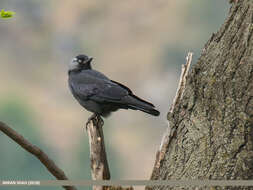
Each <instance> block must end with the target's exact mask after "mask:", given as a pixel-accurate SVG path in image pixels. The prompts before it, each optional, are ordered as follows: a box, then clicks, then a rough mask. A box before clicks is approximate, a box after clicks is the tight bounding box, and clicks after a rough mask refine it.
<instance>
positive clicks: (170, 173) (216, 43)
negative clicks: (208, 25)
mask: <svg viewBox="0 0 253 190" xmlns="http://www.w3.org/2000/svg"><path fill="white" fill-rule="evenodd" d="M252 33H253V1H252V0H237V1H235V2H234V3H233V4H232V6H231V9H230V12H229V15H228V18H227V19H226V21H225V23H224V24H223V25H222V27H221V28H220V30H219V31H218V32H217V33H215V34H213V35H212V36H211V38H210V40H209V41H208V42H207V43H206V45H205V47H204V49H203V52H202V55H201V57H200V58H199V60H198V61H197V63H196V64H195V65H194V66H193V68H192V70H191V71H190V72H189V75H188V77H187V80H186V87H185V91H184V94H183V97H182V99H181V100H180V102H179V103H177V105H175V108H174V110H173V112H172V113H169V114H168V120H169V127H170V128H171V130H167V133H168V134H166V135H167V137H170V138H169V140H168V141H164V142H162V143H163V144H162V145H163V146H162V147H165V152H164V156H162V159H160V160H159V159H158V160H157V162H158V164H157V163H156V165H155V167H154V169H153V173H152V176H151V179H153V180H157V179H163V180H164V179H226V180H228V179H253V54H252V51H253V38H252ZM160 152H161V151H160ZM160 152H159V153H158V156H157V158H159V156H160V154H161V153H160ZM168 188H169V187H166V186H156V187H155V186H154V187H147V188H146V189H168ZM227 188H229V187H227ZM231 188H232V187H230V189H231ZM238 188H239V187H237V189H238ZM240 188H241V189H243V188H244V189H249V188H250V187H240Z"/></svg>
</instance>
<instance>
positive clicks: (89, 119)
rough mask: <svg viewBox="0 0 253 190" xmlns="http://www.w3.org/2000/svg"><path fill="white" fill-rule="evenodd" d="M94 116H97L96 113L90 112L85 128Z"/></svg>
mask: <svg viewBox="0 0 253 190" xmlns="http://www.w3.org/2000/svg"><path fill="white" fill-rule="evenodd" d="M96 117H97V114H96V113H94V114H92V115H91V116H90V117H89V118H88V121H87V122H86V128H87V126H88V124H89V123H90V121H91V120H93V119H95V118H96Z"/></svg>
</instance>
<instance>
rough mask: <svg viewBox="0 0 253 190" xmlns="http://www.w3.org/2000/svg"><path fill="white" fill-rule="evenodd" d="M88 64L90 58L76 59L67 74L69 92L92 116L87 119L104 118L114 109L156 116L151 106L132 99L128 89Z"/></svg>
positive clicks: (83, 56) (80, 57)
mask: <svg viewBox="0 0 253 190" xmlns="http://www.w3.org/2000/svg"><path fill="white" fill-rule="evenodd" d="M91 61H92V58H90V57H88V56H86V55H78V56H76V57H75V58H74V59H73V60H72V61H71V63H70V65H69V71H68V75H69V79H68V83H69V87H70V90H71V92H72V94H73V96H74V97H75V98H76V100H77V101H78V102H79V103H80V104H81V106H83V107H84V108H85V109H87V110H88V111H90V112H93V113H94V114H93V115H92V117H91V118H93V117H95V116H97V115H100V116H103V117H106V116H108V115H109V114H110V113H111V112H113V111H117V110H118V109H133V110H140V111H143V112H146V113H148V114H151V115H154V116H158V115H159V114H160V112H159V111H157V110H156V109H154V108H155V106H154V105H153V104H151V103H149V102H147V101H145V100H142V99H141V98H139V97H137V96H135V95H134V94H133V92H132V91H131V90H130V89H129V88H128V87H126V86H124V85H123V84H120V83H118V82H116V81H113V80H110V79H109V78H108V77H106V76H105V75H104V74H102V73H100V72H98V71H95V70H93V69H92V68H91ZM91 118H90V119H91ZM90 119H89V120H90Z"/></svg>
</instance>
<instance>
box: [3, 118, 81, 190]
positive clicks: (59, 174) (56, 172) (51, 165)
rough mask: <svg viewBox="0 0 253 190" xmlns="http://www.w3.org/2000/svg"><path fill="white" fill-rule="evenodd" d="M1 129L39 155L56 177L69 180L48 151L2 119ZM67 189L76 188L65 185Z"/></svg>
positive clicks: (22, 145) (26, 148)
mask: <svg viewBox="0 0 253 190" xmlns="http://www.w3.org/2000/svg"><path fill="white" fill-rule="evenodd" d="M0 130H1V131H2V132H3V133H4V134H6V135H7V136H8V137H10V138H11V139H12V140H13V141H15V142H16V143H18V144H19V145H20V146H21V147H22V148H24V149H25V150H26V151H28V152H30V153H31V154H33V155H34V156H35V157H37V158H38V159H39V160H40V162H41V163H42V164H43V165H44V166H45V167H46V168H47V170H48V171H49V172H50V173H51V174H52V175H53V176H55V177H56V179H58V180H68V178H67V176H66V175H65V174H64V172H63V171H62V170H61V169H60V168H59V167H58V166H57V165H56V164H55V163H54V161H53V160H51V159H50V158H49V157H48V156H47V154H46V153H44V152H43V151H42V150H41V149H40V148H39V147H37V146H35V145H33V144H31V143H30V142H29V141H27V140H26V139H25V138H24V137H23V136H22V135H20V134H18V133H17V132H16V131H14V130H13V129H12V128H10V127H9V126H7V125H6V124H5V123H3V122H1V121H0ZM63 188H65V189H66V190H76V187H74V186H63Z"/></svg>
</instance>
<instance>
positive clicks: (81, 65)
mask: <svg viewBox="0 0 253 190" xmlns="http://www.w3.org/2000/svg"><path fill="white" fill-rule="evenodd" d="M92 59H93V58H92V57H88V56H87V55H78V56H76V57H75V58H73V59H72V61H71V62H70V64H69V71H73V70H86V69H91V65H90V63H91V61H92Z"/></svg>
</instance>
